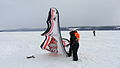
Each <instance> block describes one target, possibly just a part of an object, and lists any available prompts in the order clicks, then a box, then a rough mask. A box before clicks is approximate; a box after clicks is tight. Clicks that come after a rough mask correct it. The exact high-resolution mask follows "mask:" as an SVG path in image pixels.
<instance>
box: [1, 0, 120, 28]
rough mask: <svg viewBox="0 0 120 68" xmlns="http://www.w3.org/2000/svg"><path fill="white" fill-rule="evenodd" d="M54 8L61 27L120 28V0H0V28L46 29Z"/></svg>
mask: <svg viewBox="0 0 120 68" xmlns="http://www.w3.org/2000/svg"><path fill="white" fill-rule="evenodd" d="M51 7H56V8H57V9H58V10H59V13H60V25H61V27H64V26H66V27H69V26H96V25H97V26H106V25H108V26H109V25H110V26H111V25H120V0H0V29H13V28H15V29H16V28H46V27H47V24H46V19H47V16H48V11H49V9H50V8H51Z"/></svg>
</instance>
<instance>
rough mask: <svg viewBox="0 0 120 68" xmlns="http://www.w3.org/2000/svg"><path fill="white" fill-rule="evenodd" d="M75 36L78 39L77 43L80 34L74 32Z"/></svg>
mask: <svg viewBox="0 0 120 68" xmlns="http://www.w3.org/2000/svg"><path fill="white" fill-rule="evenodd" d="M75 36H76V38H77V39H78V42H79V41H80V34H79V33H78V32H75Z"/></svg>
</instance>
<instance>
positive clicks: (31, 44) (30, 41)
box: [0, 31, 120, 68]
mask: <svg viewBox="0 0 120 68" xmlns="http://www.w3.org/2000/svg"><path fill="white" fill-rule="evenodd" d="M41 33H42V32H1V33H0V68H120V31H96V37H94V36H93V33H92V31H79V33H80V34H81V39H80V48H79V52H78V55H79V60H78V61H77V62H75V61H72V57H64V56H62V55H56V56H52V55H50V54H49V52H47V51H45V50H42V49H41V48H40V45H41V43H42V42H43V40H44V38H45V37H44V36H41ZM62 37H64V38H68V39H69V32H68V31H62ZM29 55H35V57H36V58H34V59H33V58H31V59H26V56H29Z"/></svg>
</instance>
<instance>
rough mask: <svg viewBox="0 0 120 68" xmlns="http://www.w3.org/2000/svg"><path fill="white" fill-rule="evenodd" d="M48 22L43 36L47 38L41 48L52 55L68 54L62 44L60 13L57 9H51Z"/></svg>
mask: <svg viewBox="0 0 120 68" xmlns="http://www.w3.org/2000/svg"><path fill="white" fill-rule="evenodd" d="M46 22H47V29H46V31H45V32H44V33H42V34H41V35H42V36H45V40H44V42H43V43H42V45H41V46H40V47H41V48H42V49H44V50H47V51H49V52H52V53H61V54H67V52H66V50H65V48H64V45H63V43H62V36H61V32H60V24H59V12H58V10H57V9H56V8H50V10H49V13H48V18H47V21H46Z"/></svg>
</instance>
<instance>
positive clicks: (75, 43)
mask: <svg viewBox="0 0 120 68" xmlns="http://www.w3.org/2000/svg"><path fill="white" fill-rule="evenodd" d="M77 37H79V38H80V35H79V33H78V32H77V31H71V32H70V48H69V53H68V57H70V56H71V55H72V54H73V61H78V55H77V52H78V48H79V38H77Z"/></svg>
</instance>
